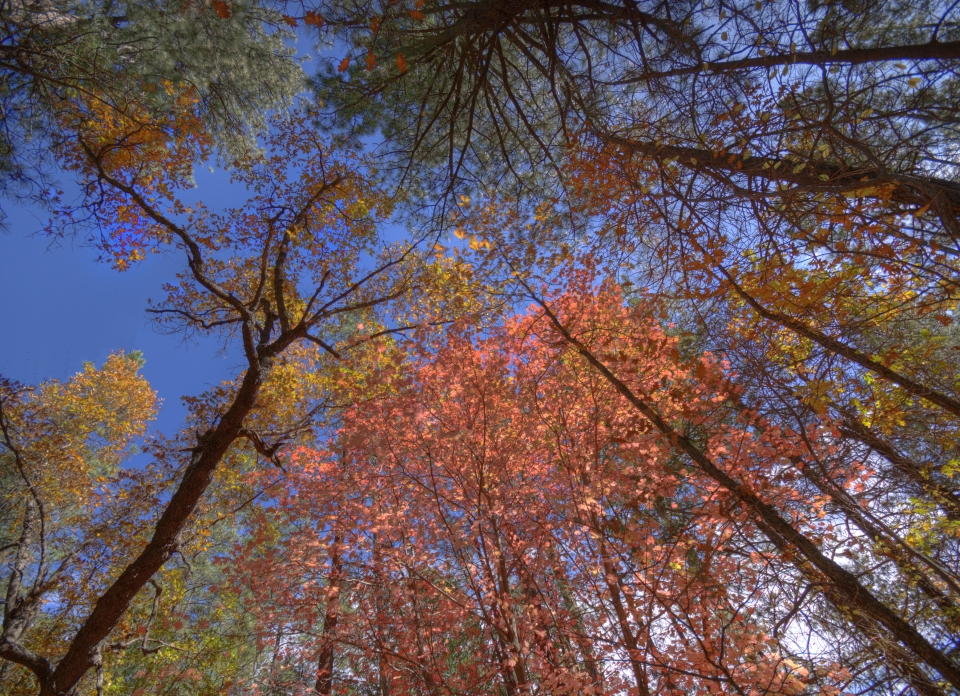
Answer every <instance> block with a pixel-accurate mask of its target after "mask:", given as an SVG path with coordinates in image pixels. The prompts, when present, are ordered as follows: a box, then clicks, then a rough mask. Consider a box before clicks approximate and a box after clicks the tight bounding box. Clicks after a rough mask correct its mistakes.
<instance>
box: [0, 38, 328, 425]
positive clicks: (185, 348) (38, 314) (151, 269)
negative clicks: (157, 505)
mask: <svg viewBox="0 0 960 696" xmlns="http://www.w3.org/2000/svg"><path fill="white" fill-rule="evenodd" d="M311 43H312V40H311V39H310V38H308V37H306V36H303V35H300V36H299V40H298V42H297V48H298V54H299V56H300V57H301V58H308V54H310V53H314V51H311V50H310V46H311ZM331 51H332V52H334V53H335V52H336V51H335V50H334V49H331V48H327V49H326V50H325V51H324V50H321V51H319V53H318V54H323V53H325V52H331ZM304 69H305V70H306V71H307V72H308V73H310V72H311V71H312V70H315V69H316V64H315V63H312V62H310V60H309V59H308V60H307V62H306V63H304ZM196 182H197V188H196V190H195V191H194V192H193V193H194V195H195V197H196V198H197V199H199V200H204V201H208V202H213V201H216V202H217V204H218V205H240V204H242V203H243V201H244V200H245V195H244V193H245V192H244V191H243V190H242V189H238V187H231V186H230V183H229V174H228V173H226V172H224V171H222V170H219V169H218V170H215V171H212V172H211V171H210V169H209V168H208V167H206V166H204V165H199V166H197V168H196ZM59 183H60V184H61V188H63V189H65V190H66V191H67V195H68V196H69V192H70V189H71V187H70V177H69V176H68V175H65V174H61V175H60V176H59ZM192 197H193V196H190V195H187V196H185V198H187V199H189V198H192ZM0 206H2V209H3V211H4V213H6V214H7V216H8V217H7V218H6V220H5V221H4V222H5V227H6V230H5V231H0V297H2V298H3V305H4V309H3V322H2V324H0V327H2V328H0V375H2V376H4V377H6V378H8V379H14V380H17V381H19V382H23V383H25V384H36V383H38V382H41V381H43V380H46V379H60V380H64V379H67V378H69V377H70V376H71V375H72V374H74V373H76V372H77V371H79V370H80V369H81V368H82V366H83V363H84V362H87V361H93V362H95V363H97V364H98V365H99V364H101V363H102V362H103V361H104V360H105V359H106V357H107V356H108V355H109V354H110V353H111V352H114V351H117V350H124V351H127V352H129V351H132V350H140V351H143V354H144V358H145V359H146V365H145V366H144V369H143V374H144V375H145V376H146V378H147V379H148V380H149V381H150V383H151V385H152V386H153V388H154V389H155V390H157V392H158V393H159V395H160V398H161V399H163V406H162V408H161V411H160V415H159V418H158V419H157V423H156V424H155V428H154V429H155V430H159V431H162V432H164V433H166V434H168V435H172V434H173V432H174V431H175V430H176V429H177V428H178V427H180V425H181V423H182V422H183V418H184V416H185V415H186V409H185V408H184V407H183V404H182V402H181V400H180V398H181V397H182V396H190V395H197V394H200V393H201V392H203V391H204V390H205V389H206V388H207V387H209V386H211V385H214V384H216V383H218V382H220V381H221V380H223V379H227V378H230V377H233V376H234V375H236V374H238V373H239V371H240V370H242V369H243V367H244V365H243V357H242V355H241V353H240V351H239V349H237V350H234V351H232V352H227V353H226V354H224V353H223V352H222V350H221V344H220V343H219V342H218V341H216V340H212V339H205V340H191V341H189V342H185V341H184V338H183V336H181V335H170V334H161V333H159V332H157V331H156V330H155V328H154V325H153V324H152V322H151V321H150V318H149V316H148V315H147V313H146V307H147V300H148V299H149V298H153V299H155V300H157V299H160V298H161V297H163V292H162V291H161V285H162V284H163V283H164V282H169V281H170V280H172V279H173V277H174V274H176V273H177V272H178V271H180V270H182V269H183V268H184V267H185V257H184V256H183V254H182V253H180V254H178V253H176V252H170V253H169V254H165V255H158V254H153V255H150V256H149V257H148V258H147V259H146V260H145V261H143V262H142V263H140V264H138V265H136V266H133V267H132V268H130V269H129V270H127V271H124V272H123V273H120V272H118V271H116V270H114V269H113V268H111V267H110V265H109V264H107V263H100V262H98V261H97V253H96V251H95V250H94V249H92V248H90V246H89V245H86V244H85V243H84V240H83V239H82V238H77V239H73V240H71V239H67V240H62V241H60V242H59V243H56V242H53V241H52V240H51V239H50V238H49V237H47V236H45V235H44V234H43V232H42V230H43V227H44V225H45V224H46V222H47V220H48V214H47V213H46V212H44V211H43V210H40V209H39V208H38V207H36V206H33V207H30V206H23V205H18V204H17V203H16V202H14V201H11V200H9V199H4V200H0Z"/></svg>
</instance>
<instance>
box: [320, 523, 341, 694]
mask: <svg viewBox="0 0 960 696" xmlns="http://www.w3.org/2000/svg"><path fill="white" fill-rule="evenodd" d="M342 543H343V536H342V535H341V534H340V532H335V533H334V535H333V543H332V544H331V546H330V578H329V580H328V581H327V583H328V584H327V602H326V606H325V607H324V614H323V629H322V630H321V632H320V654H319V655H318V656H317V683H316V686H315V687H314V690H315V691H316V692H317V693H318V694H322V695H323V696H330V693H331V692H332V691H333V659H334V657H335V653H334V646H335V645H336V631H337V623H339V621H340V592H341V586H342V584H343V558H342V556H341V544H342Z"/></svg>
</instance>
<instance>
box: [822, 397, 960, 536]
mask: <svg viewBox="0 0 960 696" xmlns="http://www.w3.org/2000/svg"><path fill="white" fill-rule="evenodd" d="M840 432H841V434H842V435H843V436H844V437H849V438H851V439H853V440H857V441H858V442H862V443H863V444H865V445H866V446H867V447H869V448H870V449H872V450H873V451H874V452H876V453H877V454H879V455H880V456H881V457H883V458H884V459H886V460H887V461H888V462H890V463H891V464H892V465H893V468H894V471H895V472H896V473H897V474H899V475H900V476H902V477H903V478H904V479H906V481H907V482H909V483H910V484H911V485H912V486H915V487H916V488H917V489H919V490H920V491H921V492H922V493H924V494H925V495H927V496H928V497H929V498H930V499H932V500H933V501H934V502H935V503H936V504H937V505H938V506H939V507H940V509H941V510H943V513H944V515H946V516H947V519H949V520H952V521H958V520H960V491H957V490H955V489H953V488H950V487H949V486H944V485H943V484H940V483H937V482H936V481H934V480H933V479H931V478H930V476H928V475H927V474H926V473H925V472H924V471H923V467H921V466H920V465H919V464H917V463H916V462H914V461H912V460H911V459H910V458H908V457H906V456H904V455H902V454H901V453H900V452H898V451H897V450H896V448H895V447H894V446H893V445H892V444H891V443H890V442H888V441H886V440H885V439H883V438H882V437H881V436H880V435H878V434H877V433H876V432H874V431H873V430H871V429H870V428H868V427H866V426H865V425H863V423H861V422H860V421H859V420H857V419H856V418H853V417H849V416H847V415H846V414H844V416H843V427H841V428H840Z"/></svg>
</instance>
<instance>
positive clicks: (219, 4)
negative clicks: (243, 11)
mask: <svg viewBox="0 0 960 696" xmlns="http://www.w3.org/2000/svg"><path fill="white" fill-rule="evenodd" d="M213 9H214V11H215V12H216V13H217V16H218V17H219V18H220V19H229V18H230V16H231V15H232V14H233V13H232V12H231V11H230V5H229V4H228V3H226V2H225V1H224V0H213Z"/></svg>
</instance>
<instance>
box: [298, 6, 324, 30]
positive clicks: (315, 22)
mask: <svg viewBox="0 0 960 696" xmlns="http://www.w3.org/2000/svg"><path fill="white" fill-rule="evenodd" d="M303 22H304V24H306V25H308V26H314V27H316V28H317V29H320V28H321V27H322V26H323V17H321V16H320V14H319V13H317V12H314V11H312V10H307V13H306V15H304V17H303Z"/></svg>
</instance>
